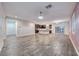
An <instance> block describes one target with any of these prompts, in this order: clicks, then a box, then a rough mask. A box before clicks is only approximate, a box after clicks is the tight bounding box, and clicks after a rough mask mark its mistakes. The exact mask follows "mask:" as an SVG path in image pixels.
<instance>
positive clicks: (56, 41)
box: [0, 34, 77, 56]
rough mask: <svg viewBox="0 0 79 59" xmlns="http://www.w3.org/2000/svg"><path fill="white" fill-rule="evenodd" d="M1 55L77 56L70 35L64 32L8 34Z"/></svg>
mask: <svg viewBox="0 0 79 59" xmlns="http://www.w3.org/2000/svg"><path fill="white" fill-rule="evenodd" d="M0 55H1V56H77V54H76V51H75V50H74V48H73V45H72V43H71V41H70V40H69V38H68V36H66V35H63V34H56V35H53V34H48V35H40V34H36V35H31V36H26V37H19V38H16V37H15V36H8V37H7V39H5V41H4V47H3V49H2V51H1V53H0Z"/></svg>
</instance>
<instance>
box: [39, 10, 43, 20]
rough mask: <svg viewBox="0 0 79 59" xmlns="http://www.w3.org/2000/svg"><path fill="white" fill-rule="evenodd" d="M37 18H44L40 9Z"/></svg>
mask: <svg viewBox="0 0 79 59" xmlns="http://www.w3.org/2000/svg"><path fill="white" fill-rule="evenodd" d="M38 19H44V17H43V16H42V12H41V11H40V16H38Z"/></svg>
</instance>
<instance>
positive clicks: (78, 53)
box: [69, 36, 79, 56]
mask: <svg viewBox="0 0 79 59" xmlns="http://www.w3.org/2000/svg"><path fill="white" fill-rule="evenodd" d="M69 38H70V40H71V43H72V45H73V47H74V49H75V51H76V53H77V55H78V56H79V52H78V49H77V48H76V46H75V44H74V42H73V41H72V38H71V36H69Z"/></svg>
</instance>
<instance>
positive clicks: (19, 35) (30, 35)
mask: <svg viewBox="0 0 79 59" xmlns="http://www.w3.org/2000/svg"><path fill="white" fill-rule="evenodd" d="M31 35H35V34H29V35H16V37H25V36H31Z"/></svg>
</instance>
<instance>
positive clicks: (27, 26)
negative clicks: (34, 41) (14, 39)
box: [17, 20, 35, 36]
mask: <svg viewBox="0 0 79 59" xmlns="http://www.w3.org/2000/svg"><path fill="white" fill-rule="evenodd" d="M33 34H35V25H34V24H33V23H31V22H27V21H22V20H18V21H17V36H27V35H33Z"/></svg>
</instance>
